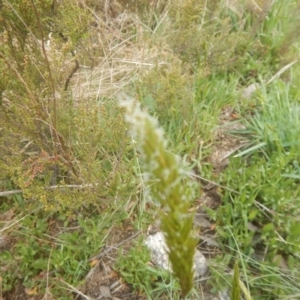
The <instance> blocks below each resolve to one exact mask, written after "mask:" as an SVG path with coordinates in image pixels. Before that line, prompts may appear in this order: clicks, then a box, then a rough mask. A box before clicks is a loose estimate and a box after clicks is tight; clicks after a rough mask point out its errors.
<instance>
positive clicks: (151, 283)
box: [115, 241, 170, 299]
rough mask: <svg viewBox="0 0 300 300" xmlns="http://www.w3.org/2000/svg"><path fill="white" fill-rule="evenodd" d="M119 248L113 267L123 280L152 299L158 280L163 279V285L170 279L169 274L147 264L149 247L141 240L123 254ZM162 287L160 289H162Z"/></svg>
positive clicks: (158, 288) (157, 290) (158, 287)
mask: <svg viewBox="0 0 300 300" xmlns="http://www.w3.org/2000/svg"><path fill="white" fill-rule="evenodd" d="M124 251H125V250H123V249H120V251H119V255H118V259H117V262H116V265H115V268H116V270H117V271H118V272H120V274H121V275H122V278H123V279H124V280H125V282H127V283H129V284H130V285H132V287H133V289H134V290H135V291H138V292H142V293H145V294H146V295H147V297H148V298H149V299H153V297H154V291H155V293H156V294H157V293H158V292H159V290H161V289H162V287H160V284H159V281H160V280H164V282H165V285H166V286H167V285H168V282H169V281H170V278H169V277H170V274H168V272H166V271H163V270H157V269H156V268H153V267H151V266H150V265H149V261H150V253H149V249H148V248H147V247H146V246H145V245H143V243H142V241H140V242H137V243H136V244H135V245H133V246H132V248H131V249H130V250H129V251H128V252H127V253H126V254H124ZM163 290H164V289H162V291H163Z"/></svg>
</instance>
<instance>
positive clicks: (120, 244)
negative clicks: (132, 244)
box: [89, 231, 142, 261]
mask: <svg viewBox="0 0 300 300" xmlns="http://www.w3.org/2000/svg"><path fill="white" fill-rule="evenodd" d="M141 232H142V231H138V232H136V233H134V234H133V235H131V236H130V237H128V238H127V239H125V240H123V241H122V242H120V243H118V244H116V245H111V246H109V247H110V248H109V249H107V250H105V251H103V252H101V253H99V254H97V255H95V256H93V257H92V258H90V259H89V261H92V260H94V259H99V258H101V257H102V256H104V255H106V254H107V253H109V252H110V251H112V250H113V249H116V248H119V247H120V246H122V245H123V244H125V243H127V242H129V241H130V240H132V239H134V238H135V237H137V236H138V235H139V234H140V233H141Z"/></svg>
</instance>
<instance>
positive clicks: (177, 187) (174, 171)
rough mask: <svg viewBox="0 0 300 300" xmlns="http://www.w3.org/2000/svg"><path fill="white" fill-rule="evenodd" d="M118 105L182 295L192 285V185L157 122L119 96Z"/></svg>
mask: <svg viewBox="0 0 300 300" xmlns="http://www.w3.org/2000/svg"><path fill="white" fill-rule="evenodd" d="M121 106H122V107H124V108H125V109H126V115H125V116H126V121H127V122H129V123H130V124H131V126H132V130H133V136H134V137H135V138H136V139H137V142H138V146H139V149H140V150H141V151H142V153H143V155H144V162H145V169H146V170H147V174H146V179H147V182H149V183H151V194H152V197H153V199H154V201H158V202H159V203H160V204H161V206H162V212H161V222H162V225H161V228H162V230H163V232H164V233H165V237H166V243H167V245H168V247H169V258H170V262H171V264H172V268H173V272H174V275H175V276H176V277H177V278H178V280H179V283H180V286H181V291H182V296H183V297H186V295H187V294H188V292H189V291H190V290H191V288H192V286H193V275H194V274H193V258H194V253H195V248H196V245H197V240H196V238H195V237H194V236H193V234H192V228H193V218H192V217H191V216H190V213H189V207H190V205H191V201H192V200H193V189H192V186H191V184H190V183H189V181H188V178H187V177H186V176H185V175H184V171H183V170H182V169H181V167H180V162H179V160H178V158H177V157H176V156H174V155H173V154H171V153H169V152H168V151H167V149H166V141H165V139H164V137H163V132H162V130H161V129H160V128H158V125H157V121H156V120H155V119H154V118H152V117H150V116H149V115H148V114H147V113H146V112H143V111H142V110H141V109H140V107H139V105H138V103H134V102H133V100H132V99H130V98H129V99H127V100H126V99H125V100H124V99H123V101H122V102H121Z"/></svg>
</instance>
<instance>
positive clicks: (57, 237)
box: [0, 206, 122, 297]
mask: <svg viewBox="0 0 300 300" xmlns="http://www.w3.org/2000/svg"><path fill="white" fill-rule="evenodd" d="M1 209H2V210H3V206H2V207H1ZM121 215H122V211H115V212H114V214H105V213H104V214H102V215H100V214H98V215H97V216H95V217H89V219H88V221H87V220H85V217H83V218H80V217H79V218H78V220H77V221H74V220H72V218H70V217H67V216H57V215H54V214H49V213H48V214H47V213H45V212H43V211H42V210H41V209H40V208H38V209H35V211H34V214H31V215H29V214H27V215H24V216H23V218H21V219H20V221H19V222H18V224H17V225H16V227H15V228H14V229H15V230H13V232H12V238H13V239H14V240H15V241H16V243H15V244H14V245H13V248H12V249H11V250H10V251H1V253H0V261H1V263H0V266H1V269H2V273H1V277H2V279H3V281H2V292H6V291H10V290H11V289H13V287H14V286H15V285H16V284H17V282H18V281H19V280H22V284H23V286H25V287H28V288H37V289H38V291H39V293H42V292H44V291H45V288H46V287H47V281H48V284H49V283H50V284H51V285H55V286H56V287H57V288H58V287H60V289H61V288H62V286H61V283H60V282H59V277H60V276H63V278H64V280H66V281H67V282H69V283H70V284H75V285H76V284H78V283H79V282H80V281H81V280H82V279H83V278H84V277H85V275H86V273H87V272H88V269H89V266H88V259H89V258H90V257H91V256H92V255H94V254H95V253H97V252H98V251H99V248H101V247H102V246H103V244H102V243H103V242H104V240H105V235H106V231H107V230H108V229H109V228H110V227H111V226H112V224H113V223H114V221H115V219H116V220H119V219H121V217H122V216H121ZM70 225H71V226H70ZM74 227H75V228H76V229H74ZM72 228H73V229H72ZM46 278H48V279H47V280H46ZM52 292H53V293H54V295H55V294H56V293H58V294H56V296H57V297H60V293H61V291H59V289H57V290H55V289H53V291H52ZM69 296H70V295H69Z"/></svg>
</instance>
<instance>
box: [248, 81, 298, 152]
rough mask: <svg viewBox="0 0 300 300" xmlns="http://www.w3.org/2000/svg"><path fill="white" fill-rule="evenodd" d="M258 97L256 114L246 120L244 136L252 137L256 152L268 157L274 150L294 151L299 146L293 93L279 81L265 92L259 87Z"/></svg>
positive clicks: (286, 85)
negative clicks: (258, 102)
mask: <svg viewBox="0 0 300 300" xmlns="http://www.w3.org/2000/svg"><path fill="white" fill-rule="evenodd" d="M259 98H260V99H259V101H260V104H259V105H258V106H257V108H256V109H255V111H254V114H255V115H254V116H253V117H251V118H248V119H246V120H245V121H246V122H245V125H246V126H247V129H246V130H245V131H243V133H244V134H245V133H246V134H249V135H250V136H251V139H252V141H253V144H252V145H260V146H258V147H257V148H256V149H255V150H256V151H257V150H258V149H259V150H260V151H262V152H263V153H265V154H266V155H267V156H268V155H270V154H271V153H272V152H274V151H278V152H279V153H285V152H290V153H294V152H296V151H297V149H298V148H299V145H300V129H299V128H300V121H299V109H300V107H299V101H298V99H297V94H295V90H293V89H292V88H291V86H290V85H289V84H286V83H283V82H282V81H278V82H277V83H276V84H273V85H272V86H271V87H270V88H269V89H268V90H266V89H265V88H264V87H262V94H261V95H260V97H259ZM243 153H244V154H248V153H250V151H249V152H247V151H244V152H243Z"/></svg>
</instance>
